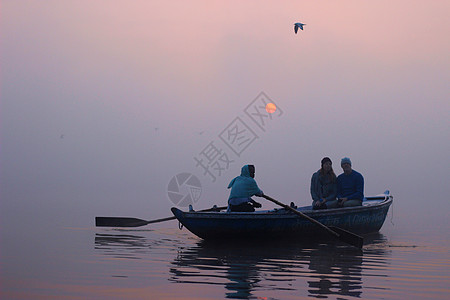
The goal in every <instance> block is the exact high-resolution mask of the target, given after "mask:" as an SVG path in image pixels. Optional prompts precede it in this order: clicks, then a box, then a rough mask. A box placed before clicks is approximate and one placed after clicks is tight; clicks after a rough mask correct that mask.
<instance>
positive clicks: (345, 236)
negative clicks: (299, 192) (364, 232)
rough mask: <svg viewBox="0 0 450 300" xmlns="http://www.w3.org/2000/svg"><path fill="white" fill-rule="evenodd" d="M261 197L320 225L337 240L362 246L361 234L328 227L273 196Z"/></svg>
mask: <svg viewBox="0 0 450 300" xmlns="http://www.w3.org/2000/svg"><path fill="white" fill-rule="evenodd" d="M263 197H264V198H266V199H267V200H269V201H272V202H273V203H275V204H278V205H279V206H281V207H284V208H285V209H287V210H290V211H292V212H293V213H295V214H297V215H298V216H300V217H302V218H305V219H307V220H308V221H310V222H312V223H314V224H316V225H319V226H320V227H322V228H323V229H325V230H326V231H328V232H329V233H330V234H332V235H334V236H335V237H337V238H338V239H339V240H341V241H343V242H345V243H347V244H350V245H352V246H355V247H357V248H360V249H361V248H362V245H363V238H362V237H361V236H359V235H356V234H354V233H351V232H349V231H347V230H344V229H342V228H339V227H334V226H329V227H328V226H325V225H324V224H322V223H320V222H319V221H317V220H315V219H313V218H311V217H309V216H307V215H305V214H304V213H302V212H300V211H298V210H296V209H294V208H292V207H290V206H289V205H286V204H284V203H281V202H279V201H277V200H275V199H273V198H271V197H269V196H267V195H263Z"/></svg>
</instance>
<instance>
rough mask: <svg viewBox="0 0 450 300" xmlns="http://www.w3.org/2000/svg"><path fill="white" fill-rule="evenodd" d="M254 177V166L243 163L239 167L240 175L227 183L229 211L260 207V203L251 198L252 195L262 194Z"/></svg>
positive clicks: (251, 209)
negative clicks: (240, 167)
mask: <svg viewBox="0 0 450 300" xmlns="http://www.w3.org/2000/svg"><path fill="white" fill-rule="evenodd" d="M254 177H255V166H254V165H245V166H243V167H242V169H241V175H240V176H238V177H235V178H234V179H233V180H231V182H230V184H229V185H228V188H229V189H230V188H231V192H230V197H229V198H228V211H229V212H230V211H233V212H254V211H255V207H256V208H260V207H262V205H261V204H260V203H258V202H256V201H255V200H253V199H252V198H251V197H252V196H259V197H261V196H262V195H264V193H263V191H262V190H260V188H259V187H258V184H257V183H256V181H255V179H254Z"/></svg>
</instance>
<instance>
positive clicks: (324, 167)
mask: <svg viewBox="0 0 450 300" xmlns="http://www.w3.org/2000/svg"><path fill="white" fill-rule="evenodd" d="M331 165H332V162H331V159H330V158H329V157H324V158H323V159H322V161H321V168H320V170H319V171H317V172H316V173H314V174H313V175H312V177H311V188H310V192H311V197H312V199H313V203H312V207H313V209H325V208H334V207H337V200H336V194H337V183H336V174H334V171H333V168H332V166H331Z"/></svg>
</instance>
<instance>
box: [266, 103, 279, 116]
mask: <svg viewBox="0 0 450 300" xmlns="http://www.w3.org/2000/svg"><path fill="white" fill-rule="evenodd" d="M276 110H277V107H276V105H275V104H273V103H267V105H266V111H267V112H268V113H269V114H273V113H274V112H275V111H276Z"/></svg>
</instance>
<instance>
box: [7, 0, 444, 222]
mask: <svg viewBox="0 0 450 300" xmlns="http://www.w3.org/2000/svg"><path fill="white" fill-rule="evenodd" d="M449 9H450V4H449V2H448V1H433V2H424V1H395V2H392V1H376V2H374V1H372V2H365V1H364V2H361V1H340V2H333V3H330V2H328V1H314V2H311V1H292V2H283V3H279V2H277V1H263V2H261V1H245V2H237V1H232V2H219V1H212V2H211V1H190V2H184V1H172V2H166V1H132V2H129V1H113V2H111V1H2V9H1V21H0V22H1V24H0V30H1V46H0V47H1V51H0V57H1V76H2V77H1V90H0V92H1V107H0V109H1V154H0V155H1V157H0V159H1V161H0V162H1V181H0V184H1V190H0V193H1V194H0V197H1V215H2V216H1V219H2V223H3V225H2V227H3V228H5V226H7V225H11V224H13V225H14V226H17V227H19V226H24V228H26V227H29V226H33V225H36V226H37V225H38V226H44V227H45V226H54V225H59V226H92V225H93V221H94V217H95V216H99V215H102V216H135V217H140V218H147V219H152V218H160V217H166V216H170V215H171V213H170V210H169V209H170V207H172V206H174V203H173V202H172V201H171V200H170V199H169V198H168V184H169V181H170V180H171V179H172V177H173V176H175V175H177V174H179V173H183V172H186V173H190V174H193V175H195V176H196V177H197V178H198V179H199V180H200V182H201V191H202V193H201V197H200V198H199V199H198V200H197V201H196V203H194V207H195V208H198V209H200V208H208V207H211V205H213V204H217V205H226V201H227V197H228V194H229V190H227V189H226V187H227V185H228V183H229V181H230V180H231V179H232V178H233V177H235V176H237V175H239V173H240V169H241V167H242V165H244V164H247V163H252V164H254V165H255V166H256V178H255V179H256V180H257V182H258V184H259V186H260V188H261V189H262V190H263V191H264V192H265V193H266V194H268V195H270V196H272V197H274V198H276V199H278V200H280V201H282V202H286V203H289V202H290V201H294V202H295V203H296V204H297V205H307V204H310V195H309V184H310V178H311V175H312V174H313V173H314V172H315V171H317V169H319V167H320V160H321V159H322V158H323V157H324V156H329V157H330V158H331V159H332V161H333V168H334V170H335V172H336V173H337V174H340V173H341V172H342V170H341V168H340V159H341V158H342V157H344V156H348V157H350V158H351V159H352V162H353V168H354V169H355V170H357V171H359V172H360V173H362V174H363V175H364V178H365V194H366V195H375V194H379V193H382V192H384V190H386V189H389V190H390V191H391V193H392V194H393V195H394V201H395V205H394V208H395V214H396V217H397V218H399V219H402V218H403V220H405V221H404V222H408V220H411V219H410V218H414V220H417V222H423V223H424V224H428V226H439V224H438V225H435V224H434V223H431V222H430V221H432V220H434V219H436V218H438V217H443V218H444V220H445V221H444V222H445V224H447V225H448V221H447V218H446V217H447V215H448V210H449V208H450V205H449V200H448V195H449V194H450V187H449V184H448V181H449V180H448V169H449V162H448V158H449V154H450V144H449V140H450V130H449V129H450V126H449V125H450V122H449V112H450V104H449V86H448V82H449V79H450V76H449V75H450V61H449V55H448V53H450V38H449V36H450V35H449V29H450V21H449V18H448V12H449ZM294 22H302V23H306V25H305V27H304V30H303V31H300V32H299V33H298V34H294V31H293V24H294ZM261 92H263V93H264V94H261ZM261 95H266V96H267V97H268V100H270V101H272V102H274V103H275V104H276V105H277V107H278V110H277V111H276V112H275V113H273V114H272V116H271V117H272V119H271V120H270V121H269V119H268V118H267V119H266V121H267V122H266V123H265V127H263V128H260V127H258V125H257V124H256V123H255V122H253V121H252V120H251V118H249V115H247V114H246V113H245V110H246V108H247V107H248V105H250V104H251V103H252V101H254V100H255V99H256V100H258V99H259V98H257V97H258V96H261ZM266 100H267V99H266ZM236 118H239V120H241V121H243V122H244V123H245V124H246V125H247V126H248V127H250V128H251V129H252V130H253V132H254V134H255V136H257V138H256V139H255V140H254V141H253V142H252V143H251V144H249V145H248V147H247V148H246V149H244V150H243V151H242V152H241V153H239V155H236V154H235V153H233V151H231V150H230V148H227V145H225V144H224V142H223V140H221V139H220V134H221V133H222V132H223V131H224V130H226V129H227V128H230V127H229V125H230V124H231V123H232V121H233V120H235V119H236ZM211 142H213V143H214V144H215V145H216V146H217V147H220V148H221V150H222V153H227V155H228V156H229V158H230V159H232V160H233V162H232V163H230V164H229V168H228V169H226V170H223V171H222V173H221V174H220V176H217V177H216V179H215V181H213V180H212V179H211V177H210V176H208V174H206V175H205V174H204V171H203V169H202V168H201V167H199V166H196V161H195V160H194V158H195V157H199V155H200V153H201V152H202V151H203V150H204V149H205V148H206V147H207V146H208V145H209V144H210V143H211ZM261 202H262V203H263V205H264V206H263V208H271V207H273V206H272V205H271V204H270V203H267V201H266V202H264V201H261ZM18 220H22V221H24V220H26V222H23V223H22V222H19V221H18ZM430 224H431V225H430ZM440 225H442V224H440Z"/></svg>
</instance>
